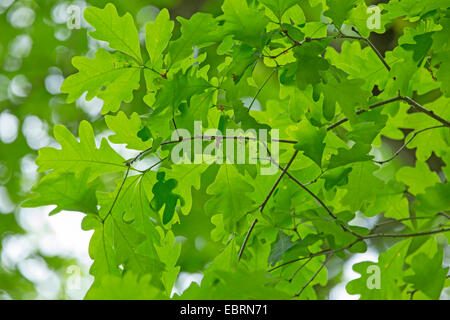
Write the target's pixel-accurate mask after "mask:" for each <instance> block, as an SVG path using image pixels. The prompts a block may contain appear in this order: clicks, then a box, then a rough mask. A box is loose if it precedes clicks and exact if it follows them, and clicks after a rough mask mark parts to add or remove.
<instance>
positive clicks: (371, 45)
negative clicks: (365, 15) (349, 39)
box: [352, 27, 391, 71]
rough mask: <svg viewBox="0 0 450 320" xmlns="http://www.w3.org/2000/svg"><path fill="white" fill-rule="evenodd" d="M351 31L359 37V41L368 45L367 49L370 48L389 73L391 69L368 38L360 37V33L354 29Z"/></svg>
mask: <svg viewBox="0 0 450 320" xmlns="http://www.w3.org/2000/svg"><path fill="white" fill-rule="evenodd" d="M352 30H353V31H354V32H356V33H357V34H358V35H359V36H360V38H361V40H364V41H365V42H366V43H367V44H368V45H369V47H370V48H372V50H373V52H375V54H376V55H377V56H378V58H379V59H380V61H381V62H382V63H383V65H384V66H385V67H386V69H387V70H388V71H391V67H390V66H389V65H388V64H387V62H386V60H385V59H384V57H383V55H382V54H381V53H380V51H378V49H377V48H376V47H375V46H374V45H373V43H372V41H370V40H369V39H368V38H365V37H363V36H362V35H361V33H359V31H358V30H357V29H356V28H355V27H352Z"/></svg>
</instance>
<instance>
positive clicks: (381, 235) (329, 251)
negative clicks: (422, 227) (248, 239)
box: [267, 228, 450, 272]
mask: <svg viewBox="0 0 450 320" xmlns="http://www.w3.org/2000/svg"><path fill="white" fill-rule="evenodd" d="M449 231H450V228H444V229H437V230H430V231H424V232H418V233H403V234H402V233H399V234H385V233H377V234H369V235H366V236H362V237H361V238H358V239H356V240H355V241H353V242H352V243H350V244H348V245H347V246H345V247H342V248H339V249H325V250H322V251H319V252H316V253H311V254H310V255H308V256H305V257H301V258H297V259H294V260H290V261H287V262H284V263H282V264H280V265H278V266H276V267H274V268H271V269H269V270H267V271H268V272H272V271H275V270H277V269H279V268H281V267H284V266H286V265H288V264H291V263H294V262H297V261H301V260H305V259H309V258H312V257H318V256H322V255H325V254H335V253H337V252H341V251H345V250H347V249H350V248H352V247H353V246H354V245H355V244H357V243H359V242H361V241H364V240H366V239H377V238H410V237H421V236H427V235H433V234H438V233H443V232H449Z"/></svg>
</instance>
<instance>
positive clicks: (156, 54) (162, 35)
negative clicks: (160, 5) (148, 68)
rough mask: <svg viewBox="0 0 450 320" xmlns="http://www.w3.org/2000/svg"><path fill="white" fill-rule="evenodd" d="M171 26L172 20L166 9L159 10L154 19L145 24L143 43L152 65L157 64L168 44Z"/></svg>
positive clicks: (172, 25)
mask: <svg viewBox="0 0 450 320" xmlns="http://www.w3.org/2000/svg"><path fill="white" fill-rule="evenodd" d="M173 27H174V22H173V21H171V20H170V15H169V11H168V10H167V9H163V10H161V11H160V12H159V14H158V17H157V18H156V20H155V21H153V22H149V23H147V24H146V25H145V45H146V47H147V52H148V54H149V56H150V61H151V64H152V66H153V67H155V66H156V65H157V64H158V62H159V61H160V59H161V58H162V53H163V52H164V50H165V49H166V48H167V46H168V45H169V41H170V38H171V37H172V30H173Z"/></svg>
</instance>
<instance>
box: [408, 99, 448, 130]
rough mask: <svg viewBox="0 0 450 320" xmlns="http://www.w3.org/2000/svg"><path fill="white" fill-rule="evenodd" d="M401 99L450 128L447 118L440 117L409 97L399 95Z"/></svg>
mask: <svg viewBox="0 0 450 320" xmlns="http://www.w3.org/2000/svg"><path fill="white" fill-rule="evenodd" d="M401 99H402V100H403V101H405V102H406V103H407V104H409V105H410V106H411V107H413V108H415V109H416V110H417V111H419V112H423V113H425V114H426V115H428V116H429V117H431V118H433V119H434V120H437V121H439V122H440V123H442V124H443V125H444V126H446V127H447V128H450V122H448V121H447V120H445V119H443V118H441V117H440V116H438V115H437V114H435V113H434V112H433V111H431V110H428V109H426V108H424V107H423V106H422V105H420V104H419V103H417V102H416V101H414V100H413V99H411V98H409V97H401Z"/></svg>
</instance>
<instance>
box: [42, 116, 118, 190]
mask: <svg viewBox="0 0 450 320" xmlns="http://www.w3.org/2000/svg"><path fill="white" fill-rule="evenodd" d="M53 131H54V135H55V139H56V140H57V141H58V142H59V144H60V145H61V149H55V148H51V147H45V148H42V149H41V150H39V156H38V158H37V159H36V164H37V165H38V166H39V168H38V172H45V171H48V170H52V171H53V172H54V173H55V174H56V173H58V174H61V173H68V172H73V173H75V174H76V175H77V176H79V175H81V174H83V172H84V171H85V170H89V178H88V181H92V180H94V179H95V178H97V177H98V176H100V175H102V174H105V173H109V172H118V171H124V170H125V169H126V167H125V161H124V159H123V158H122V157H121V156H120V155H119V154H118V153H116V152H115V151H114V150H113V149H112V148H111V147H110V145H109V144H108V142H107V141H106V139H105V138H103V139H102V142H101V144H100V148H98V149H97V147H96V145H95V139H94V131H93V129H92V126H91V125H90V124H89V122H87V121H82V122H81V123H80V127H79V135H80V142H78V141H77V139H76V138H75V137H74V136H73V135H72V133H70V131H69V130H68V129H67V128H66V127H64V126H62V125H57V126H55V128H54V130H53Z"/></svg>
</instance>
